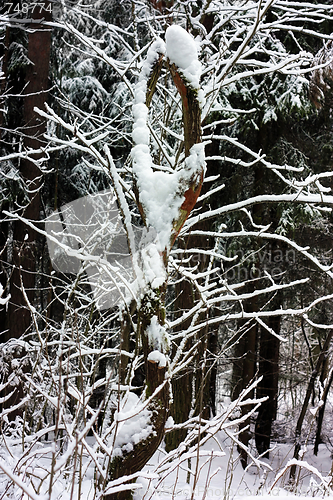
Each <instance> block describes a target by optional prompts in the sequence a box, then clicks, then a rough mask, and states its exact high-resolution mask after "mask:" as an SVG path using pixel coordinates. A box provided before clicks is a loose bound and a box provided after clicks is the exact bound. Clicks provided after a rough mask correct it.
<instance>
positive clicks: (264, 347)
mask: <svg viewBox="0 0 333 500" xmlns="http://www.w3.org/2000/svg"><path fill="white" fill-rule="evenodd" d="M280 324H281V317H280V316H272V317H271V318H268V320H267V326H268V327H269V328H271V329H272V330H273V331H274V332H275V333H277V334H279V331H280ZM279 349H280V341H279V339H278V338H277V337H274V335H272V334H271V333H270V332H268V331H267V330H266V329H265V328H261V333H260V349H259V376H262V377H263V378H262V380H261V382H259V384H258V387H257V398H258V399H260V398H262V397H266V396H268V400H267V401H264V402H263V403H261V406H260V408H259V411H258V416H257V420H256V425H255V442H256V447H257V450H258V453H260V454H261V455H262V454H264V453H265V456H266V457H268V456H269V453H268V451H267V450H269V448H270V440H271V432H272V423H273V421H274V420H275V419H276V411H277V397H278V380H279Z"/></svg>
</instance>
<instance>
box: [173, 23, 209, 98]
mask: <svg viewBox="0 0 333 500" xmlns="http://www.w3.org/2000/svg"><path fill="white" fill-rule="evenodd" d="M165 41H166V52H167V56H168V58H169V60H170V62H171V63H172V64H173V63H174V64H175V65H176V66H177V67H178V68H179V69H180V71H181V73H182V76H184V78H185V79H186V80H187V81H188V82H189V83H190V85H191V86H192V87H193V88H194V89H196V90H199V88H200V77H201V63H200V61H199V59H198V49H197V45H196V43H195V40H194V38H193V37H192V36H191V35H190V34H189V33H187V31H186V30H184V28H182V27H181V26H177V25H176V24H173V25H172V26H169V27H168V29H167V30H166V34H165Z"/></svg>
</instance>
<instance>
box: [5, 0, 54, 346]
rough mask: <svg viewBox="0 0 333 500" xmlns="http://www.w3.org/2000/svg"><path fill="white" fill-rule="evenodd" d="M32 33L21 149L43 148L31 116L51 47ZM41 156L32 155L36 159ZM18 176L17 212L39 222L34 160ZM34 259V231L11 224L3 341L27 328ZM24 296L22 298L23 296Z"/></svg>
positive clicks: (43, 94)
mask: <svg viewBox="0 0 333 500" xmlns="http://www.w3.org/2000/svg"><path fill="white" fill-rule="evenodd" d="M49 5H50V4H49V2H44V3H43V6H44V7H45V9H44V10H42V12H39V11H40V9H38V8H37V9H34V10H33V12H32V16H33V19H36V21H37V20H38V19H41V18H43V17H44V18H45V17H48V18H49V19H50V18H51V14H50V13H49V12H48V11H47V10H46V8H47V7H48V6H49ZM29 28H30V29H33V31H31V32H29V35H28V58H29V60H30V61H31V64H29V66H28V69H27V72H26V84H27V85H26V88H25V95H24V109H23V121H24V129H23V133H24V142H23V144H24V148H25V150H28V149H30V148H32V149H38V148H40V147H41V146H42V145H43V137H42V136H43V134H44V132H45V131H46V124H45V121H43V120H41V118H40V117H39V116H38V115H37V114H36V113H35V111H34V107H35V106H37V107H39V108H43V107H44V102H45V101H46V100H47V90H48V76H49V60H50V48H51V31H50V30H49V29H46V28H45V27H43V26H41V25H40V24H39V23H36V24H33V25H31V26H29ZM40 156H41V155H35V156H34V159H35V160H38V158H40ZM20 174H21V176H22V178H23V180H24V182H25V184H26V187H27V192H26V197H25V199H24V200H21V201H22V204H23V206H25V209H24V210H23V212H21V215H23V216H24V217H25V218H26V219H28V220H30V221H38V220H39V211H40V188H41V186H42V174H41V171H40V169H39V167H38V165H37V164H36V163H35V162H34V161H29V160H22V161H21V165H20ZM36 258H37V235H36V232H35V231H34V229H32V228H31V227H29V226H27V225H26V224H24V222H22V221H16V222H15V225H14V245H13V272H12V277H11V286H10V293H11V300H10V303H9V311H8V330H7V331H6V332H5V334H4V339H3V340H4V341H6V340H8V339H10V338H20V337H21V336H22V335H23V334H24V333H25V332H26V331H27V330H28V329H29V327H30V326H31V315H30V310H29V309H28V308H27V300H26V298H27V299H28V301H29V302H30V303H33V300H34V289H35V270H36ZM25 294H26V297H25Z"/></svg>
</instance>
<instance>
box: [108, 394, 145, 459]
mask: <svg viewBox="0 0 333 500" xmlns="http://www.w3.org/2000/svg"><path fill="white" fill-rule="evenodd" d="M122 404H123V406H122V409H121V411H119V412H116V414H115V421H116V422H117V423H118V425H117V426H116V439H115V441H114V447H113V453H112V455H113V456H122V455H123V453H124V452H125V453H126V452H127V453H129V452H131V451H132V450H133V445H135V444H137V443H139V442H140V441H143V440H144V439H146V438H148V436H149V435H150V434H151V432H152V430H153V428H152V426H151V425H150V419H151V412H150V411H149V410H148V409H147V408H145V407H143V406H142V403H141V402H140V400H139V398H138V396H136V394H134V393H132V392H128V393H127V395H126V396H125V398H124V400H123V401H122ZM113 439H114V435H112V437H111V440H110V441H111V442H113Z"/></svg>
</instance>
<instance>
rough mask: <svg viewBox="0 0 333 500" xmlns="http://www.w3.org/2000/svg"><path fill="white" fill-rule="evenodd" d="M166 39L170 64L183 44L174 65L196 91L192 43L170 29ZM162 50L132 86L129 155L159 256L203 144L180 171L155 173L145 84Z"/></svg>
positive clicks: (153, 53)
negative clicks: (182, 51) (154, 234)
mask: <svg viewBox="0 0 333 500" xmlns="http://www.w3.org/2000/svg"><path fill="white" fill-rule="evenodd" d="M174 34H175V37H176V38H175V40H174ZM166 38H167V50H168V47H169V48H170V51H171V52H170V54H169V53H168V52H167V55H168V57H169V58H170V57H171V59H172V60H174V56H175V52H176V50H175V43H176V44H178V42H179V40H180V39H182V40H183V42H184V56H182V57H180V58H179V59H178V60H175V62H176V63H177V65H179V68H180V69H181V71H182V73H183V76H184V77H185V78H186V79H187V80H188V81H189V82H190V84H191V85H192V86H193V87H194V88H195V89H197V90H198V89H199V79H200V72H201V66H200V63H199V61H198V54H197V49H196V45H195V42H194V39H193V38H192V37H191V35H189V34H188V33H187V32H186V31H185V30H184V29H183V28H180V27H179V26H170V27H169V28H168V30H167V34H166ZM168 40H169V42H168ZM168 44H169V45H168ZM164 50H165V48H164V44H163V42H162V40H160V39H158V40H157V42H156V43H155V44H153V45H152V46H151V47H150V49H149V50H148V54H147V59H146V62H145V63H144V65H143V70H142V71H141V74H140V78H139V81H138V83H137V84H136V86H135V97H134V103H133V108H132V111H133V118H134V124H133V131H132V138H133V141H134V146H133V148H132V152H131V155H132V160H133V172H134V175H135V177H136V182H137V186H138V191H139V193H140V202H141V203H142V206H143V208H144V211H145V215H146V219H147V223H148V225H149V226H151V227H153V228H154V229H155V230H156V232H157V233H158V243H157V245H158V249H159V251H160V252H163V251H164V249H165V248H168V246H169V243H170V237H171V233H172V227H173V221H174V220H175V219H176V218H177V217H178V215H179V209H180V207H181V205H182V203H183V201H184V196H183V195H182V194H179V191H180V187H181V184H182V183H183V182H184V181H186V180H188V179H189V178H191V177H193V176H195V175H197V174H198V175H199V174H200V172H201V169H202V167H203V165H204V147H203V145H202V144H197V145H195V146H193V148H192V149H191V154H190V157H189V158H187V159H186V162H185V169H184V170H183V171H182V170H179V171H175V172H172V173H170V172H163V171H159V170H155V169H154V163H153V159H152V157H151V153H150V148H149V138H150V131H149V127H148V123H147V121H148V113H149V111H148V108H147V106H146V104H145V102H146V91H147V80H148V78H149V75H150V72H151V70H152V66H153V64H154V63H155V62H156V60H157V58H158V57H159V55H160V54H163V53H164ZM171 59H170V60H171Z"/></svg>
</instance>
